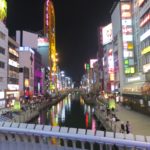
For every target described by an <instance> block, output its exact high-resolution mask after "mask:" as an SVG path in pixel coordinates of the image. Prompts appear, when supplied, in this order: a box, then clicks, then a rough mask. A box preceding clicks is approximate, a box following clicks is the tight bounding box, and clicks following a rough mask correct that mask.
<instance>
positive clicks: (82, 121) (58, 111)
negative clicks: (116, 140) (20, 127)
mask: <svg viewBox="0 0 150 150" xmlns="http://www.w3.org/2000/svg"><path fill="white" fill-rule="evenodd" d="M93 114H94V108H93V107H92V106H90V105H87V104H85V103H84V100H83V99H82V98H81V97H80V96H79V95H74V94H72V95H71V94H69V95H68V96H67V97H66V98H65V99H63V100H62V101H60V102H59V103H57V104H56V105H53V106H51V107H49V108H47V109H45V110H43V111H41V113H40V115H39V116H38V118H36V119H35V120H34V123H38V124H45V125H51V126H65V127H74V128H83V129H92V130H96V126H97V125H96V118H95V117H94V115H93Z"/></svg>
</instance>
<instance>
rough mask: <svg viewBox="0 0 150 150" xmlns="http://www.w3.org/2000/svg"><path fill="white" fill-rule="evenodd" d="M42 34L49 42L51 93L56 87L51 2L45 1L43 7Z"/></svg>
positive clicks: (53, 16) (53, 12) (52, 9)
mask: <svg viewBox="0 0 150 150" xmlns="http://www.w3.org/2000/svg"><path fill="white" fill-rule="evenodd" d="M44 34H45V35H46V36H47V37H48V40H49V67H50V91H53V90H55V88H56V86H57V75H56V72H57V58H56V42H55V11H54V6H53V3H52V1H51V0H46V1H45V5H44Z"/></svg>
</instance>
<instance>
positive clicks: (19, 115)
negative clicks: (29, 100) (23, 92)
mask: <svg viewBox="0 0 150 150" xmlns="http://www.w3.org/2000/svg"><path fill="white" fill-rule="evenodd" d="M67 94H68V93H67ZM67 94H63V95H61V96H58V97H57V98H56V97H55V98H51V99H43V100H42V102H38V103H35V104H32V105H31V104H28V105H25V106H24V107H25V109H23V110H21V111H17V112H12V114H13V115H12V118H11V119H9V121H10V122H18V123H28V122H30V121H31V120H32V119H34V118H35V117H37V116H38V115H39V114H40V111H41V110H43V109H46V108H47V107H50V106H52V105H55V104H57V103H58V102H60V101H61V100H62V99H64V98H65V97H66V96H67ZM8 112H10V113H11V109H10V110H8Z"/></svg>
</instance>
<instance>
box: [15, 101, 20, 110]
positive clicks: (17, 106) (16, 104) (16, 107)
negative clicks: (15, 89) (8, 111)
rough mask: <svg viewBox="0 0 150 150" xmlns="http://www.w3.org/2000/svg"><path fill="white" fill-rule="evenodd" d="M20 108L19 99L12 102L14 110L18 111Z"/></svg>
mask: <svg viewBox="0 0 150 150" xmlns="http://www.w3.org/2000/svg"><path fill="white" fill-rule="evenodd" d="M20 109H21V105H20V102H19V101H15V102H14V110H17V111H19V110H20Z"/></svg>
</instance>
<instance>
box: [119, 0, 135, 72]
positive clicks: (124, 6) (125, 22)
mask: <svg viewBox="0 0 150 150" xmlns="http://www.w3.org/2000/svg"><path fill="white" fill-rule="evenodd" d="M121 23H122V25H121V26H122V43H123V44H122V45H123V58H124V73H125V74H133V73H135V67H134V52H133V49H134V46H133V29H132V13H131V2H130V1H122V2H121ZM127 62H128V63H127Z"/></svg>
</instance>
